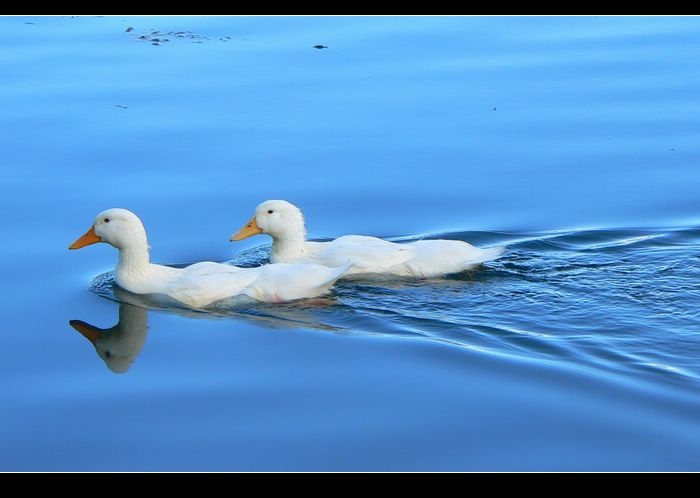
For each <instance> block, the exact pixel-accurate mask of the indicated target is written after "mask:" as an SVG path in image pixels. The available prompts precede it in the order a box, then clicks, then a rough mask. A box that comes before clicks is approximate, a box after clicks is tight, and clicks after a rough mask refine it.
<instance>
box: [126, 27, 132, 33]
mask: <svg viewBox="0 0 700 498" xmlns="http://www.w3.org/2000/svg"><path fill="white" fill-rule="evenodd" d="M133 30H134V27H133V26H129V27H128V28H126V29H125V30H124V31H126V32H127V33H131V32H132V31H133Z"/></svg>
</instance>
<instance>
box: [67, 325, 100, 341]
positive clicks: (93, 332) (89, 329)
mask: <svg viewBox="0 0 700 498" xmlns="http://www.w3.org/2000/svg"><path fill="white" fill-rule="evenodd" d="M68 323H70V326H71V327H73V328H74V329H75V330H77V331H78V332H80V333H81V334H82V335H83V337H85V338H86V339H87V340H88V341H90V342H91V343H93V344H95V341H96V340H97V339H99V338H100V337H102V329H98V328H97V327H95V326H93V325H90V324H89V323H85V322H83V321H82V320H71V321H70V322H68Z"/></svg>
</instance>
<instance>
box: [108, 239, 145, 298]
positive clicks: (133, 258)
mask: <svg viewBox="0 0 700 498" xmlns="http://www.w3.org/2000/svg"><path fill="white" fill-rule="evenodd" d="M149 266H150V262H149V257H148V246H139V247H133V246H130V247H123V248H121V249H120V250H119V262H118V263H117V268H116V269H115V277H116V280H117V283H118V284H119V285H120V286H121V287H123V288H125V289H126V290H129V291H134V289H135V287H136V285H137V284H138V282H140V281H142V280H143V278H144V276H145V275H146V273H147V272H148V268H149Z"/></svg>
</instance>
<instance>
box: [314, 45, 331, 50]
mask: <svg viewBox="0 0 700 498" xmlns="http://www.w3.org/2000/svg"><path fill="white" fill-rule="evenodd" d="M314 48H318V49H321V48H328V45H321V44H318V45H314Z"/></svg>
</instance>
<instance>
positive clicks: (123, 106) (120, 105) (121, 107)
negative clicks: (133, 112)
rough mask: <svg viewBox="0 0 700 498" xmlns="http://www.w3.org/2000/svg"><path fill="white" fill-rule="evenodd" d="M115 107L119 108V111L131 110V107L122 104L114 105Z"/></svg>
mask: <svg viewBox="0 0 700 498" xmlns="http://www.w3.org/2000/svg"><path fill="white" fill-rule="evenodd" d="M114 107H118V108H119V109H128V108H129V106H125V105H122V104H114Z"/></svg>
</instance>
